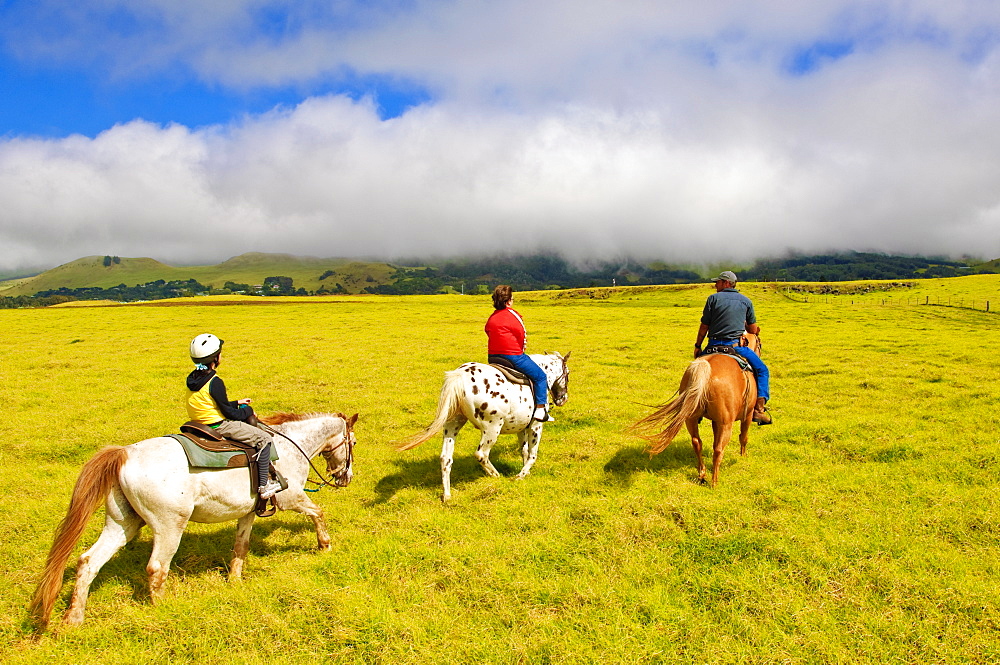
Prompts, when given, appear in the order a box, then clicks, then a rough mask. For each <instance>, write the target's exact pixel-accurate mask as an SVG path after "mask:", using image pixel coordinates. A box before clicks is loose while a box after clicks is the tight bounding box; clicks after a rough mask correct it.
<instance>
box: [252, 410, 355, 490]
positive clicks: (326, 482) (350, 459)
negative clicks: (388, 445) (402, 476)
mask: <svg viewBox="0 0 1000 665" xmlns="http://www.w3.org/2000/svg"><path fill="white" fill-rule="evenodd" d="M338 417H339V418H341V419H342V420H343V421H344V440H343V441H341V442H340V444H338V445H336V446H334V447H333V449H331V450H330V451H329V453H322V454H323V457H326V455H327V454H332V453H333V452H334V451H335V450H337V448H339V447H340V446H342V445H343V446H347V464H346V466H345V467H344V468H346V469H350V468H351V465H352V464H353V463H354V446H353V445H351V428H350V427H348V426H347V417H346V416H344V415H343V414H339V415H338ZM259 425H260V427H261V429H263V430H265V431H267V432H270V433H271V434H272V435H273V434H277V435H278V436H280V437H282V438H283V439H285V440H286V441H288V442H289V443H290V444H292V445H293V446H295V449H296V450H298V451H299V452H300V453H302V456H303V457H305V458H306V461H307V462H308V463H309V466H310V468H312V470H313V471H315V472H316V475H317V476H319V478H320V480H321V481H322V482H320V480H313V479H312V478H306V482H307V483H313V484H314V485H319V487H317V488H316V489H314V490H311V489H306V488H305V487H303V488H302V491H304V492H318V491H320V490H321V489H323V488H324V487H336V486H337V485H336V484H335V483H334V482H333V481H331V480H330V479H329V478H326V477H325V476H323V474H322V473H320V470H319V469H317V468H316V465H315V464H313V462H312V459H310V457H309V455H306V451H304V450H302V447H301V446H299V444H298V443H296V442H295V441H294V440H292V439H291V438H289V437H288V436H286V435H285V434H284V433H283V432H279V431H278V430H276V429H274V428H273V427H271V426H270V425H268V424H267V423H264V422H260V423H259Z"/></svg>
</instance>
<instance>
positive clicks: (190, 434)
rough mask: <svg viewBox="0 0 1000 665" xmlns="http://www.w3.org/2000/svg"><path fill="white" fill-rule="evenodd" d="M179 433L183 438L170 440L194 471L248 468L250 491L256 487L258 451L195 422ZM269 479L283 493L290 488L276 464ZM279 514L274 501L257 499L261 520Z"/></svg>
mask: <svg viewBox="0 0 1000 665" xmlns="http://www.w3.org/2000/svg"><path fill="white" fill-rule="evenodd" d="M180 430H181V433H180V434H168V435H167V436H169V437H170V438H172V439H174V440H175V441H177V442H178V443H180V444H181V448H183V449H184V453H185V454H186V455H187V458H188V464H189V465H190V466H191V467H193V468H208V469H218V468H239V467H247V470H248V471H249V472H250V487H251V489H252V488H253V487H255V486H256V484H257V479H258V477H259V476H258V475H257V460H256V459H255V457H256V455H257V449H256V448H254V447H253V446H251V445H249V444H246V443H243V442H241V441H235V440H233V439H227V438H225V437H222V436H220V435H219V433H218V432H216V431H215V430H213V429H212V428H211V427H208V426H207V425H204V424H202V423H199V422H195V421H193V420H192V421H188V422H186V423H184V424H183V425H181V427H180ZM276 459H278V451H277V448H275V446H271V461H272V462H273V461H274V460H276ZM270 475H272V476H274V477H275V478H277V480H278V482H280V483H281V487H282V489H285V488H287V487H288V481H286V480H285V479H284V477H282V475H281V474H280V473H278V470H277V469H275V468H274V465H273V464H271V465H270ZM269 504H270V505H269ZM276 510H277V507H276V506H275V505H274V498H273V497H272V498H271V499H261V498H260V497H259V496H258V497H257V504H256V505H255V506H254V512H256V513H257V515H258V516H259V517H270V516H271V515H273V514H274V513H275V511H276Z"/></svg>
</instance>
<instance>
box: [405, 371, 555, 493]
mask: <svg viewBox="0 0 1000 665" xmlns="http://www.w3.org/2000/svg"><path fill="white" fill-rule="evenodd" d="M569 356H570V354H568V353H567V354H566V357H563V356H561V355H559V354H558V353H550V354H545V355H532V356H531V359H532V360H534V361H535V362H536V363H537V364H538V366H539V367H541V368H542V371H544V372H545V376H546V377H547V378H548V380H549V391H550V392H551V393H552V401H553V402H554V403H555V405H556V406H562V405H563V404H565V403H566V400H567V399H569V367H568V366H567V364H566V362H567V361H568V360H569ZM444 376H445V378H444V385H443V386H442V387H441V397H440V399H438V408H437V414H436V415H435V418H434V422H432V423H431V424H430V425H428V426H427V429H425V430H424V431H423V432H421V433H419V434H417V435H415V436H413V437H411V438H410V439H408V440H407V441H406V443H404V444H403V445H402V446H400V447H399V449H400V450H410V449H411V448H416V447H417V446H419V445H420V444H421V443H423V442H424V441H427V440H428V439H430V438H431V437H432V436H434V435H435V434H437V433H438V432H440V431H441V430H442V429H443V430H444V442H443V443H442V446H441V483H442V485H443V486H444V494H443V495H442V497H441V499H442V500H443V501H448V500H449V499H450V498H451V464H452V460H453V457H454V454H455V437H456V436H458V433H459V431H460V430H461V429H462V427H464V426H465V423H467V422H471V423H472V424H473V425H475V427H476V428H477V429H479V430H481V431H482V433H483V435H482V437H481V438H480V440H479V448H478V449H476V460H477V461H478V462H479V465H480V466H481V467H483V471H485V472H486V475H488V476H493V477H499V476H500V472H498V471H497V470H496V468H495V467H494V466H493V464H492V463H491V462H490V449H491V448H492V447H493V444H494V443H496V440H497V437H498V436H500V435H501V434H517V438H518V443H519V444H520V446H521V460H522V462H523V466H522V468H521V472H520V473H518V474H517V478H524V477H525V476H527V475H528V473H529V472H530V471H531V467H532V465H533V464H534V463H535V460H536V459H537V458H538V443H539V442H540V441H541V440H542V423H540V422H538V421H533V420H532V419H531V416H532V414H533V413H534V410H535V400H534V399H532V395H531V388H530V387H529V386H527V385H519V384H514V383H511V382H510V381H509V380H508V379H507V378H505V377H504V374H503V373H502V372H501V371H500V370H498V369H496V368H495V367H493V366H491V365H484V364H482V363H465V364H464V365H462V366H461V367H459V368H458V369H456V370H452V371H450V372H445V375H444Z"/></svg>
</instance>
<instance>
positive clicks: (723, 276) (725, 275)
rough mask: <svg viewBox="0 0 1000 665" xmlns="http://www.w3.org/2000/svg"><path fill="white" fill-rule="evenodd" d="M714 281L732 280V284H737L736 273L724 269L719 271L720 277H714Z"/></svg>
mask: <svg viewBox="0 0 1000 665" xmlns="http://www.w3.org/2000/svg"><path fill="white" fill-rule="evenodd" d="M712 281H713V282H722V281H726V282H730V283H732V284H735V283H736V273H734V272H733V271H732V270H723V271H722V272H720V273H719V276H718V277H713V278H712Z"/></svg>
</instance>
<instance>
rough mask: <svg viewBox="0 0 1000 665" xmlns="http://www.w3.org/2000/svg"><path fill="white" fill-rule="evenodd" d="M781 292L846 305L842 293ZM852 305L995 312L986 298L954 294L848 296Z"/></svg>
mask: <svg viewBox="0 0 1000 665" xmlns="http://www.w3.org/2000/svg"><path fill="white" fill-rule="evenodd" d="M781 294H782V295H783V296H784V297H785V298H787V299H789V300H792V301H794V302H801V303H809V302H811V303H828V304H842V305H846V304H847V301H848V298H847V297H846V296H844V295H831V294H825V293H821V294H815V293H801V292H795V291H791V290H782V291H781ZM850 304H852V305H877V306H879V307H892V306H906V305H929V306H934V307H955V308H958V309H974V310H977V311H980V312H986V313H988V314H996V313H997V312H996V311H995V310H994V309H992V308H991V305H990V301H989V300H987V299H986V298H965V297H961V298H959V297H954V296H922V297H921V296H877V297H874V298H873V297H867V298H861V297H855V298H850Z"/></svg>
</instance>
